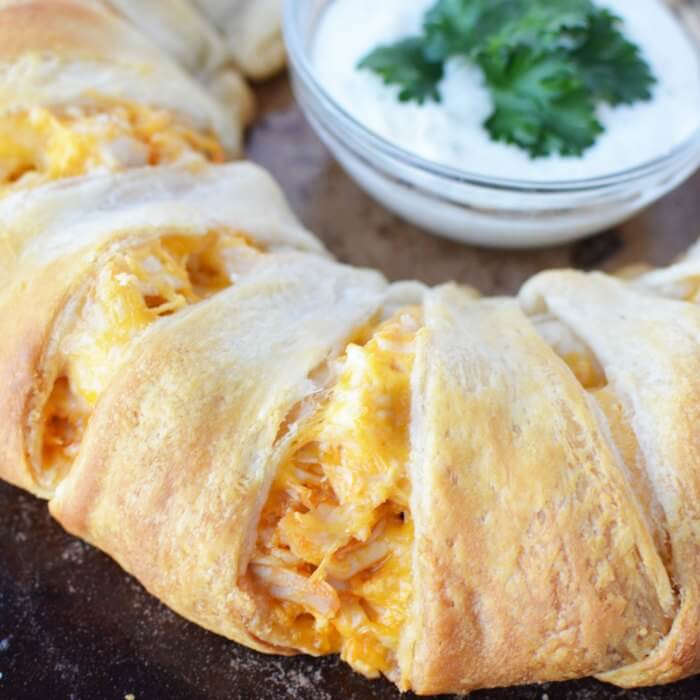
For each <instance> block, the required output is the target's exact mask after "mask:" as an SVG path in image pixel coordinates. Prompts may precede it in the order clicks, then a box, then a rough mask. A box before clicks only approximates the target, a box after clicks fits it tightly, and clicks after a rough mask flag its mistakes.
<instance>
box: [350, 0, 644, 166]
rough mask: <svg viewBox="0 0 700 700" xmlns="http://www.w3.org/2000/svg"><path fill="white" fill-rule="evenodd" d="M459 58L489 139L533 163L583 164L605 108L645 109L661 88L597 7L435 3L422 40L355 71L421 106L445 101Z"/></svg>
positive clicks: (518, 0) (538, 1) (614, 21)
mask: <svg viewBox="0 0 700 700" xmlns="http://www.w3.org/2000/svg"><path fill="white" fill-rule="evenodd" d="M457 56H458V57H462V58H464V59H466V60H468V61H471V62H472V63H474V64H477V65H478V66H480V67H481V69H482V70H483V72H484V77H485V83H486V86H487V87H488V89H489V91H490V93H491V97H492V99H493V104H494V110H493V113H492V114H491V116H490V117H489V118H488V120H487V121H486V122H485V124H484V127H485V128H486V130H487V131H488V132H489V134H490V136H491V138H492V139H494V140H496V141H502V142H506V143H511V144H515V145H517V146H519V147H521V148H523V149H525V150H527V152H528V153H529V154H530V155H531V156H532V157H533V158H536V157H541V156H548V155H551V154H554V153H559V154H561V155H566V156H580V155H581V154H582V153H583V152H584V151H585V150H586V149H587V148H589V147H590V146H592V145H593V144H594V143H595V140H596V138H597V137H598V136H599V135H600V134H601V133H602V131H603V128H602V126H601V125H600V123H599V122H598V120H597V119H596V107H597V105H598V104H599V103H600V102H607V103H609V104H611V105H613V106H614V105H619V104H631V103H633V102H636V101H639V100H649V99H651V95H652V93H651V88H652V86H653V85H654V83H655V82H656V80H655V78H654V76H653V74H652V71H651V69H650V67H649V65H648V64H647V63H646V61H645V60H644V58H643V57H642V55H641V51H640V50H639V48H638V47H637V46H636V45H635V44H633V43H632V42H630V41H628V40H627V39H626V38H625V36H624V35H623V34H622V32H621V31H620V20H619V18H618V17H617V16H615V15H614V14H613V13H612V12H609V11H608V10H605V9H599V8H597V7H596V6H595V4H594V2H593V0H436V2H435V4H434V5H433V6H432V8H431V9H430V10H429V11H428V12H427V13H426V15H425V19H424V24H423V33H422V35H421V36H416V37H411V38H409V39H405V40H403V41H400V42H398V43H396V44H394V45H391V46H382V47H379V48H378V49H376V50H375V51H373V52H372V53H370V54H369V55H368V56H367V57H366V58H364V59H363V60H362V61H361V62H360V64H359V67H360V68H365V69H369V70H373V71H374V72H375V73H377V74H378V75H380V76H381V77H382V79H383V80H384V82H385V83H387V84H389V85H397V86H398V87H399V88H400V91H399V99H400V100H401V101H402V102H409V101H415V102H418V103H419V104H423V103H425V102H426V101H428V100H434V101H436V102H440V101H441V95H440V87H439V84H440V81H441V80H442V78H443V76H444V70H445V63H446V62H447V61H448V60H449V59H450V58H452V57H457Z"/></svg>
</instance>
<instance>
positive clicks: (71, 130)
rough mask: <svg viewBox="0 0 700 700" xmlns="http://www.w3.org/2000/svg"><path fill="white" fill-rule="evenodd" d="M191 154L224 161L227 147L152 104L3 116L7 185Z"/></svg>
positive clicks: (1, 171)
mask: <svg viewBox="0 0 700 700" xmlns="http://www.w3.org/2000/svg"><path fill="white" fill-rule="evenodd" d="M188 159H189V160H193V159H200V160H208V161H213V162H222V161H223V160H224V152H223V150H222V148H221V147H220V146H219V144H218V143H217V142H216V140H215V139H214V138H212V137H208V136H202V135H200V134H197V133H196V132H195V131H194V130H191V129H188V128H186V127H184V126H182V125H180V124H178V123H177V122H176V121H175V119H174V118H173V116H172V115H171V114H169V113H168V112H166V111H164V110H160V109H155V108H152V107H146V106H142V105H135V104H131V103H114V102H107V103H104V104H101V105H100V106H99V107H83V108H73V109H72V110H70V111H64V112H60V111H52V110H48V109H45V108H41V107H35V108H33V109H31V110H28V111H25V112H17V113H11V114H6V115H4V116H3V117H1V118H0V181H1V182H2V183H3V184H4V185H6V186H7V185H12V184H15V183H21V184H22V185H28V184H29V185H35V184H37V183H39V182H42V181H45V180H55V179H60V178H64V177H74V176H78V175H84V174H86V173H89V172H93V171H96V170H100V169H107V170H121V169H125V168H129V167H138V166H145V165H158V164H165V163H171V164H172V163H178V162H182V161H184V160H188Z"/></svg>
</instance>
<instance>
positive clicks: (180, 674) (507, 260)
mask: <svg viewBox="0 0 700 700" xmlns="http://www.w3.org/2000/svg"><path fill="white" fill-rule="evenodd" d="M260 95H261V103H262V118H261V121H260V122H259V125H258V126H257V127H256V129H255V130H254V131H253V133H252V134H251V139H250V154H251V157H252V158H253V159H255V160H257V161H259V162H261V163H263V164H264V165H266V166H267V167H268V168H269V169H270V170H272V172H273V173H274V174H275V175H276V176H277V178H278V179H279V181H280V182H281V183H282V185H283V187H284V189H285V190H286V192H287V194H288V196H289V197H290V200H291V202H292V206H293V207H294V209H295V210H296V212H297V213H298V214H299V216H300V217H301V219H302V220H303V221H304V223H306V224H307V225H308V226H309V227H310V228H312V229H313V230H314V231H316V232H317V233H318V234H319V235H320V236H321V237H322V238H323V240H324V241H325V243H326V244H327V245H328V247H329V248H330V250H331V251H332V252H333V253H334V254H335V255H336V256H338V257H339V258H340V259H341V260H343V261H344V262H349V263H352V264H355V265H366V266H372V267H378V268H380V269H381V270H383V271H384V272H385V273H386V274H387V275H388V276H389V277H390V278H392V279H401V278H410V277H415V278H418V279H421V280H424V281H426V282H429V283H437V282H441V281H445V280H448V279H458V280H460V281H462V282H467V283H469V284H473V285H475V286H477V287H480V288H481V289H482V290H484V291H486V292H492V293H503V292H514V291H515V290H516V289H517V288H518V287H519V285H520V284H521V283H522V282H523V281H524V280H525V279H526V278H527V277H529V276H531V275H532V274H534V273H535V272H537V271H538V270H542V269H545V268H549V267H557V266H559V267H560V266H567V265H574V266H576V267H584V268H603V269H614V268H615V267H618V266H622V265H624V264H627V263H630V262H635V261H638V260H647V261H652V262H655V263H658V264H663V263H666V262H668V261H670V260H671V259H672V258H673V257H674V256H676V255H677V254H679V253H680V252H681V251H682V250H683V249H684V248H685V247H687V246H688V245H689V244H690V243H691V242H693V241H694V240H695V239H696V238H697V237H698V236H700V225H698V222H699V221H700V200H699V199H698V192H700V177H697V176H696V177H695V178H694V179H693V180H692V181H691V182H689V183H688V184H687V185H686V186H684V187H683V188H681V189H680V190H678V191H677V192H675V193H673V194H672V195H670V196H668V197H667V198H666V199H665V200H664V201H663V202H661V203H659V204H658V205H656V206H655V207H653V208H652V209H651V210H649V211H648V212H646V213H645V214H644V215H643V216H641V217H639V218H638V219H636V220H635V221H632V222H630V223H629V224H626V225H625V226H623V227H621V228H620V229H619V230H616V231H611V232H607V233H605V234H603V235H602V236H598V237H596V238H594V239H591V240H589V241H586V242H584V243H579V244H576V245H573V246H565V247H561V248H556V249H550V250H544V251H537V252H527V253H518V252H510V253H504V252H493V251H486V250H480V249H475V248H468V247H465V246H460V245H457V244H454V243H450V242H447V241H443V240H440V239H438V238H434V237H432V236H428V235H426V234H425V233H423V232H421V231H418V230H417V229H414V228H412V227H410V226H408V225H406V224H404V223H402V222H400V221H398V220H397V219H396V218H394V217H392V216H391V215H389V214H387V213H386V212H384V211H383V210H382V209H381V208H380V207H379V206H377V205H375V204H374V203H372V202H371V201H370V200H369V199H368V198H367V197H366V196H365V195H364V194H362V193H361V192H360V191H359V190H358V189H357V188H356V187H355V186H354V185H353V184H352V183H351V182H350V181H349V180H348V179H347V177H346V176H345V175H344V174H343V173H342V171H341V170H340V169H339V167H338V166H337V165H336V164H334V162H333V161H332V159H330V157H329V156H328V154H327V152H326V151H325V149H324V148H323V146H322V145H321V144H320V143H319V142H318V140H317V139H316V137H315V136H314V135H313V133H312V132H311V131H310V130H309V129H308V127H307V126H306V124H305V122H304V120H303V118H302V116H301V115H300V114H299V112H298V110H297V109H296V107H295V106H294V103H293V100H292V98H291V95H290V93H289V89H288V86H287V84H286V81H285V80H278V81H276V82H274V83H272V84H270V85H267V86H265V87H264V88H262V89H261V91H260ZM128 695H133V696H134V697H135V699H136V700H224V699H226V700H229V699H230V700H247V699H248V698H251V699H257V700H278V699H279V700H285V699H294V700H306V699H309V700H312V699H313V700H317V699H318V700H331V699H333V700H335V699H338V700H375V699H376V700H393V699H394V698H398V697H399V694H398V693H397V692H396V691H395V690H394V689H393V687H392V686H390V685H389V684H388V683H386V682H383V681H374V682H371V681H366V680H364V679H363V678H361V677H360V676H358V675H356V674H354V673H353V672H352V671H350V670H349V669H348V668H346V667H345V666H344V665H343V664H342V663H340V662H339V661H338V660H336V659H334V658H330V659H323V660H315V659H309V658H295V659H285V658H275V657H265V656H262V655H260V654H256V653H255V652H251V651H248V650H246V649H243V648H242V647H239V646H237V645H235V644H232V643H230V642H228V641H226V640H224V639H221V638H219V637H216V636H215V635H212V634H210V633H208V632H206V631H204V630H202V629H199V628H197V627H196V626H195V625H192V624H189V623H187V622H185V621H184V620H182V619H181V618H179V617H178V616H177V615H175V614H174V613H172V612H170V611H169V610H168V609H167V608H165V607H164V606H163V605H161V604H160V603H159V602H158V601H156V600H155V599H154V598H152V597H151V596H149V595H148V594H147V593H146V592H145V591H144V590H143V589H142V588H141V586H140V585H139V584H138V583H137V582H136V581H134V580H133V579H132V578H131V577H129V576H128V575H126V574H125V573H124V572H123V571H121V570H120V569H119V567H118V566H117V565H116V564H114V563H113V562H112V561H111V560H110V559H109V558H108V557H106V556H104V555H103V554H102V553H100V552H98V551H96V550H95V549H93V548H91V547H90V546H88V545H86V544H83V543H81V542H79V541H77V540H75V539H74V538H72V537H70V536H68V535H67V534H65V533H64V532H63V531H62V530H61V528H60V527H59V526H58V525H56V524H55V523H54V522H52V521H51V519H50V517H49V516H48V513H47V510H46V506H45V504H44V503H42V502H41V501H38V500H36V499H34V498H32V497H31V496H28V495H26V494H23V493H21V492H20V491H18V490H16V489H14V488H12V487H10V486H7V485H4V484H0V699H2V700H4V699H7V700H54V699H56V700H61V699H63V698H65V699H66V700H68V699H71V700H102V699H105V700H123V698H125V697H126V696H128ZM408 697H410V696H408ZM473 697H475V698H480V699H481V700H487V699H493V700H505V699H506V698H513V699H516V700H546V699H547V698H548V699H549V700H555V699H556V700H594V699H601V700H603V699H607V698H625V699H626V700H642V699H644V700H656V699H665V700H686V699H690V698H700V679H699V680H689V681H685V682H683V683H679V684H676V685H673V686H668V687H665V688H653V689H648V690H644V691H629V692H625V691H621V690H618V689H615V688H611V687H608V686H604V685H602V684H599V683H596V682H595V681H583V682H577V683H563V684H547V685H545V686H541V687H540V686H538V687H527V688H519V689H510V690H501V691H484V692H480V693H475V694H474V696H473Z"/></svg>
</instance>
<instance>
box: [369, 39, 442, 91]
mask: <svg viewBox="0 0 700 700" xmlns="http://www.w3.org/2000/svg"><path fill="white" fill-rule="evenodd" d="M359 67H360V68H368V69H370V70H373V71H374V72H375V73H377V74H379V75H380V76H381V77H382V79H383V80H384V82H385V83H386V84H387V85H397V86H398V87H399V88H400V91H399V100H400V101H401V102H411V101H414V102H418V104H423V103H424V102H425V101H426V100H435V101H436V102H439V101H440V92H439V90H438V84H439V83H440V81H441V80H442V76H443V73H444V62H442V61H437V62H434V61H430V60H429V59H428V58H427V56H426V54H425V52H424V51H423V42H422V39H420V38H417V37H416V38H410V39H404V40H403V41H400V42H398V43H397V44H393V45H391V46H380V47H379V48H378V49H375V50H374V51H372V53H371V54H369V56H367V57H366V58H365V59H363V60H362V61H361V63H360V66H359Z"/></svg>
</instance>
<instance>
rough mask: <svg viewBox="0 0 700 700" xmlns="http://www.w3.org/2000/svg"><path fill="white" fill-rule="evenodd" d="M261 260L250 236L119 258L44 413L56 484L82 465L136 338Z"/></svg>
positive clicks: (83, 315)
mask: <svg viewBox="0 0 700 700" xmlns="http://www.w3.org/2000/svg"><path fill="white" fill-rule="evenodd" d="M258 255H260V250H259V249H257V248H255V247H254V246H253V245H252V243H250V241H248V240H247V239H246V237H245V236H243V235H241V234H235V233H223V232H222V233H219V232H212V233H209V234H207V235H205V236H176V235H173V236H166V237H164V238H162V239H158V240H153V241H150V242H148V243H145V244H142V245H140V246H138V247H135V248H132V249H126V250H123V251H121V252H118V253H116V254H114V255H113V256H111V258H110V260H109V261H108V262H107V263H106V264H105V265H104V266H103V267H102V268H101V269H100V271H99V272H98V275H97V278H96V280H95V283H94V285H93V287H92V289H91V290H90V292H89V293H88V295H87V297H86V299H85V300H84V303H83V305H82V308H81V310H80V313H79V315H78V318H77V319H76V321H75V323H74V325H73V327H72V329H71V330H70V332H69V333H67V335H66V336H65V338H64V339H63V341H62V344H61V347H60V352H59V358H58V360H59V368H58V373H57V379H56V381H55V384H54V387H53V391H52V392H51V395H50V396H49V399H48V401H47V403H46V405H45V407H44V418H43V426H44V428H43V430H44V434H43V455H42V472H43V473H44V475H45V477H46V478H47V479H48V480H49V481H50V482H54V481H55V480H56V479H58V478H60V477H61V476H62V475H64V474H65V473H66V472H67V470H68V469H69V468H70V465H71V464H72V462H73V460H74V459H75V456H76V453H77V450H78V448H79V445H80V441H81V439H82V434H83V431H84V429H85V426H86V425H87V422H88V420H89V417H90V413H91V411H92V408H93V407H94V405H95V404H96V403H97V400H98V399H99V397H100V395H101V394H102V393H103V392H104V390H105V388H106V386H107V384H108V382H109V380H110V379H111V377H112V376H113V375H114V372H115V371H116V369H117V368H118V367H119V366H120V365H121V363H122V362H123V360H124V358H125V356H126V354H127V352H128V351H129V349H130V347H131V346H132V344H133V342H134V340H135V338H137V337H138V336H139V335H140V334H141V333H143V332H144V331H145V330H146V329H147V328H148V327H149V326H150V325H151V324H152V323H153V322H154V321H156V320H157V319H158V318H161V317H163V316H168V315H170V314H173V313H175V312H177V311H179V310H180V309H182V308H184V307H185V306H188V305H191V304H195V303H197V302H198V301H201V300H203V299H205V298H207V297H209V296H211V295H212V294H215V293H216V292H218V291H220V290H221V289H224V288H225V287H228V286H229V285H231V284H232V283H233V282H234V280H235V278H236V276H237V274H239V273H240V272H241V271H243V270H245V269H246V268H247V267H248V266H249V265H250V264H252V260H253V259H254V258H256V257H257V256H258Z"/></svg>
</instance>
